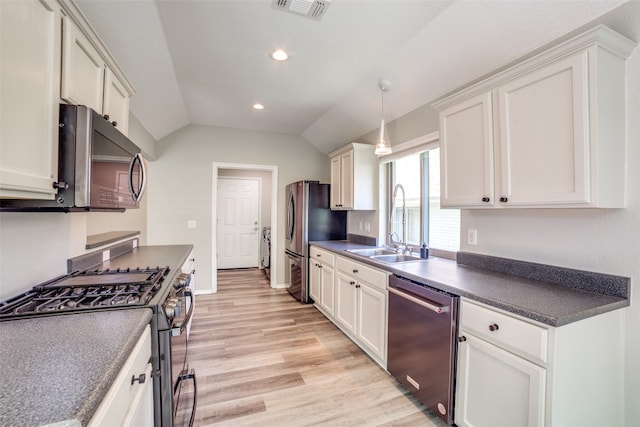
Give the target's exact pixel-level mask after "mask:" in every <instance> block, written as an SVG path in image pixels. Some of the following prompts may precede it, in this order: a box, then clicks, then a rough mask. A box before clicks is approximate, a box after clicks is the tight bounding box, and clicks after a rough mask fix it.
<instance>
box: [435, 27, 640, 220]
mask: <svg viewBox="0 0 640 427" xmlns="http://www.w3.org/2000/svg"><path fill="white" fill-rule="evenodd" d="M634 47H635V44H634V43H633V42H632V41H630V40H628V39H626V38H624V37H622V36H620V35H619V34H617V33H615V32H613V31H612V30H610V29H608V28H607V27H604V26H598V27H596V28H594V29H592V30H590V31H588V32H586V33H584V34H582V35H579V36H577V37H575V38H573V39H570V40H568V41H566V42H564V43H562V44H560V45H558V46H556V47H554V48H552V49H550V50H547V51H545V52H542V53H540V54H538V55H536V56H534V57H532V58H529V59H527V60H525V61H523V62H521V63H519V64H517V65H515V66H513V67H511V68H508V69H506V70H504V71H502V72H500V73H498V74H496V75H494V76H492V77H489V78H488V79H486V80H483V81H481V82H479V83H476V84H474V85H472V86H470V87H467V88H465V89H463V90H461V91H459V92H457V93H454V94H452V95H450V96H448V97H446V98H444V99H442V100H439V101H438V102H436V103H435V104H434V107H435V108H436V109H437V110H438V111H439V112H440V132H441V144H442V149H441V162H442V169H441V175H442V177H441V179H442V196H441V198H442V200H441V203H442V206H445V207H459V208H479V207H604V208H621V207H624V205H625V109H624V105H625V96H626V94H625V60H626V58H627V57H628V56H629V55H630V54H631V52H632V51H633V49H634Z"/></svg>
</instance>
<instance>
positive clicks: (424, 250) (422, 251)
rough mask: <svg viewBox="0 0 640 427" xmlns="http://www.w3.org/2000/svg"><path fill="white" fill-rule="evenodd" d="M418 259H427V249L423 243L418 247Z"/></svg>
mask: <svg viewBox="0 0 640 427" xmlns="http://www.w3.org/2000/svg"><path fill="white" fill-rule="evenodd" d="M420 258H422V259H427V258H429V248H428V247H427V244H426V243H423V244H422V246H420Z"/></svg>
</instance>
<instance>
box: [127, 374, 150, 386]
mask: <svg viewBox="0 0 640 427" xmlns="http://www.w3.org/2000/svg"><path fill="white" fill-rule="evenodd" d="M146 379H147V376H146V375H145V374H140V375H139V376H138V378H136V376H135V375H132V376H131V385H133V384H134V383H135V382H136V381H138V382H139V383H140V384H144V382H145V381H146Z"/></svg>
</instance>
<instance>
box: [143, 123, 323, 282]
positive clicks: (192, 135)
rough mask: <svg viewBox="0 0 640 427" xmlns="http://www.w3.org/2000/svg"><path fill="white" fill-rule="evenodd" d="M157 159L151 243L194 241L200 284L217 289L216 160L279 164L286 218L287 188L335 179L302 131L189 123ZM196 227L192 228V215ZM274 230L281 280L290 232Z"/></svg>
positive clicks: (281, 217)
mask: <svg viewBox="0 0 640 427" xmlns="http://www.w3.org/2000/svg"><path fill="white" fill-rule="evenodd" d="M156 153H157V157H158V158H157V160H156V161H155V162H151V163H150V164H149V170H150V174H149V175H150V180H151V182H153V184H154V185H153V187H152V188H151V189H150V191H149V192H148V204H147V210H148V212H149V215H148V224H147V225H148V226H147V233H148V235H147V242H148V244H180V243H187V244H193V245H194V248H195V254H194V255H195V258H196V263H197V265H198V267H197V271H198V280H197V281H196V283H197V285H196V286H197V287H198V290H205V291H206V290H209V289H211V269H212V266H211V260H212V254H211V237H212V216H211V204H212V187H211V186H212V178H213V177H212V173H213V163H214V162H215V163H240V164H252V165H266V166H277V168H278V183H277V186H278V200H279V206H278V217H277V223H278V228H279V229H280V230H284V229H285V227H284V224H285V202H284V200H285V197H284V190H285V186H286V185H287V184H288V183H291V182H294V181H298V180H301V179H312V180H319V181H322V182H329V158H328V157H327V156H326V155H324V154H323V153H321V152H320V151H318V150H317V149H316V148H315V147H313V146H312V145H310V144H309V143H308V142H306V141H305V140H304V139H302V138H301V137H298V136H292V135H285V134H278V133H267V132H256V131H250V130H239V129H230V128H218V127H208V126H195V125H191V126H187V127H185V128H182V129H180V130H179V131H177V132H175V133H173V134H171V135H169V136H167V137H166V138H163V139H162V140H160V141H159V142H158V145H157V147H156ZM189 219H192V220H196V221H197V224H198V227H197V228H196V229H187V220H189ZM278 234H279V235H278V236H272V239H277V241H278V244H277V246H278V247H279V248H281V249H280V252H282V253H276V254H272V257H273V260H274V263H277V277H276V284H277V285H281V284H284V280H285V279H284V237H283V235H282V233H278Z"/></svg>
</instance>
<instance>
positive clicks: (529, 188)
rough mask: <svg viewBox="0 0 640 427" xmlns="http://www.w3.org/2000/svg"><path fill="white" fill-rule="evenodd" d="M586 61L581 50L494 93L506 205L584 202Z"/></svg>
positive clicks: (586, 196)
mask: <svg viewBox="0 0 640 427" xmlns="http://www.w3.org/2000/svg"><path fill="white" fill-rule="evenodd" d="M588 59H589V58H588V52H587V51H584V52H581V53H579V54H576V55H573V56H571V57H568V58H566V59H564V60H561V61H558V62H556V63H554V64H551V65H549V66H546V67H543V68H541V69H540V70H538V71H536V72H532V73H529V74H527V75H525V76H522V77H520V78H517V79H515V80H513V81H511V82H509V83H507V84H505V85H503V86H501V87H499V88H498V103H499V112H500V114H499V116H500V153H501V154H500V158H501V166H500V178H501V179H500V194H499V196H500V197H502V198H506V203H507V204H508V205H532V204H533V205H535V204H567V203H569V204H570V203H588V202H589V195H590V191H589V184H590V183H589V170H590V169H589V137H588V123H589V106H588V89H589V87H588V75H587V73H588ZM500 201H502V199H501V200H500Z"/></svg>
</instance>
